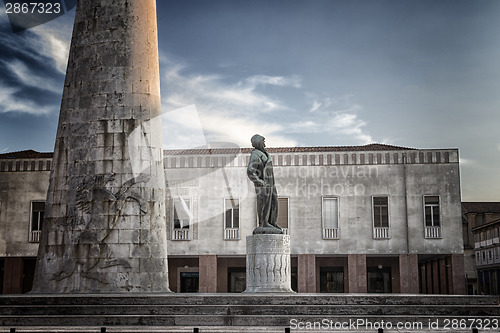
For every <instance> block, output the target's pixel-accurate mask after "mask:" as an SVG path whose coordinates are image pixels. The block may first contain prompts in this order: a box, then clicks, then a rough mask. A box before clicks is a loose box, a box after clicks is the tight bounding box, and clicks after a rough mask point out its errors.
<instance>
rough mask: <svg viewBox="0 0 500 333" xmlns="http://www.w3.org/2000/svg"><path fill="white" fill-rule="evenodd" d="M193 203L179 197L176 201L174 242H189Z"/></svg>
mask: <svg viewBox="0 0 500 333" xmlns="http://www.w3.org/2000/svg"><path fill="white" fill-rule="evenodd" d="M192 216H193V215H192V213H191V202H190V201H189V200H187V199H183V198H181V197H179V199H178V200H175V201H174V229H173V235H172V240H189V225H190V224H191V223H190V222H191V217H192Z"/></svg>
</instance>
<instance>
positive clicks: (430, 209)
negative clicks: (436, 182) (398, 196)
mask: <svg viewBox="0 0 500 333" xmlns="http://www.w3.org/2000/svg"><path fill="white" fill-rule="evenodd" d="M424 219H425V238H441V214H440V208H439V197H438V196H437V195H428V196H424Z"/></svg>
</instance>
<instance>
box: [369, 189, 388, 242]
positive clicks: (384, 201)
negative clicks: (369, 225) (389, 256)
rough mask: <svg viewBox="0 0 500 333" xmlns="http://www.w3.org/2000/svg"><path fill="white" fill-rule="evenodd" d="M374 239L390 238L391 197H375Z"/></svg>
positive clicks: (373, 202)
mask: <svg viewBox="0 0 500 333" xmlns="http://www.w3.org/2000/svg"><path fill="white" fill-rule="evenodd" d="M372 205H373V210H372V211H373V238H376V239H381V238H389V197H373V199H372Z"/></svg>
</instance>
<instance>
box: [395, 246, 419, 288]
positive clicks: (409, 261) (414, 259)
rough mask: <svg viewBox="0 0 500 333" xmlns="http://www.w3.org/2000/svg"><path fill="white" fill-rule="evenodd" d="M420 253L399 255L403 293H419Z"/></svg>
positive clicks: (400, 280)
mask: <svg viewBox="0 0 500 333" xmlns="http://www.w3.org/2000/svg"><path fill="white" fill-rule="evenodd" d="M418 277H419V274H418V255H417V254H410V255H408V254H400V255H399V283H400V292H401V293H403V294H418V292H419V291H418V289H419V288H418Z"/></svg>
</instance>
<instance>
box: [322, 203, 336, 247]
mask: <svg viewBox="0 0 500 333" xmlns="http://www.w3.org/2000/svg"><path fill="white" fill-rule="evenodd" d="M321 210H322V211H321V216H322V226H323V239H338V238H339V232H338V230H339V205H338V198H329V197H324V198H323V202H322V208H321Z"/></svg>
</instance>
